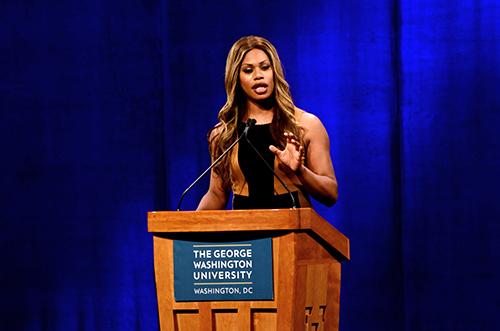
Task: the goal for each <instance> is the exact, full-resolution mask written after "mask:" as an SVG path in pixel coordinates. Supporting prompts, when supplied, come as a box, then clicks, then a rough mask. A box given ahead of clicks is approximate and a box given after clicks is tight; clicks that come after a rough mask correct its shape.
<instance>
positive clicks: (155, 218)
mask: <svg viewBox="0 0 500 331" xmlns="http://www.w3.org/2000/svg"><path fill="white" fill-rule="evenodd" d="M148 231H149V232H152V233H153V242H154V267H155V279H156V289H157V297H158V312H159V320H160V329H161V330H162V331H174V330H179V331H183V330H189V331H192V330H200V331H205V330H223V331H228V330H229V331H231V330H238V331H239V330H248V331H250V330H254V331H258V330H265V331H269V330H338V326H339V308H340V304H339V302H340V269H341V268H340V263H341V262H342V261H344V260H349V239H348V238H346V237H345V236H344V235H343V234H342V233H340V232H339V231H338V230H337V229H335V228H334V227H333V226H331V225H330V224H329V223H328V222H327V221H326V220H324V219H323V218H321V217H320V216H319V215H318V214H317V213H315V212H314V211H313V210H312V209H310V208H299V209H272V210H269V209H264V210H229V211H227V210H217V211H215V210H213V211H212V210H210V211H180V212H174V211H159V212H150V213H148ZM207 236H216V237H217V236H218V237H220V238H223V240H225V241H238V240H240V239H241V238H252V237H255V238H262V237H269V238H272V249H273V267H272V269H273V277H274V281H273V286H274V299H273V300H267V301H199V302H176V301H175V299H174V272H173V242H174V240H179V239H182V240H193V241H196V240H200V238H204V237H207Z"/></svg>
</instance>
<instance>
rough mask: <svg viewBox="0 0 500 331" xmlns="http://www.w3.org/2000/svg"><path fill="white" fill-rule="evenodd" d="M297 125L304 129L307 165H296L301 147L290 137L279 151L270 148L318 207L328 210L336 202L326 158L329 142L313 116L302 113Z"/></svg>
mask: <svg viewBox="0 0 500 331" xmlns="http://www.w3.org/2000/svg"><path fill="white" fill-rule="evenodd" d="M301 124H302V126H303V128H304V139H303V141H304V142H305V145H306V148H305V153H306V159H307V165H303V164H302V163H301V162H300V154H301V152H302V149H303V148H304V147H303V146H301V145H300V142H298V141H296V140H295V139H294V137H292V136H289V135H286V136H287V145H286V147H285V149H284V150H283V151H280V150H278V149H277V148H276V147H274V146H271V147H270V150H271V151H272V152H274V153H275V154H276V156H277V157H278V158H279V160H280V162H281V163H282V164H283V165H284V166H286V167H288V169H289V170H291V171H293V172H294V173H295V175H296V176H297V178H298V179H299V180H300V182H301V183H302V184H303V185H304V187H305V189H306V190H307V192H309V194H311V195H312V196H313V197H314V198H315V199H317V200H318V201H320V202H321V203H323V204H325V205H327V206H332V205H333V204H335V202H336V201H337V197H338V185H337V179H336V177H335V172H334V170H333V164H332V159H331V157H330V140H329V138H328V133H327V132H326V129H325V127H324V126H323V124H322V123H321V121H320V120H319V118H317V117H316V116H314V115H312V114H309V113H304V114H303V116H302V120H301Z"/></svg>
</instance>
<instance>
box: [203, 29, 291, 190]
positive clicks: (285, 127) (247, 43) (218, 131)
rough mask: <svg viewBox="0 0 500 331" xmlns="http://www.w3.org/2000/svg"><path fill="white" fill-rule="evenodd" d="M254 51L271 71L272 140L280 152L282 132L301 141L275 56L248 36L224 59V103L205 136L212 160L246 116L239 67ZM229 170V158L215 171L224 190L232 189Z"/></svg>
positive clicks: (269, 46)
mask: <svg viewBox="0 0 500 331" xmlns="http://www.w3.org/2000/svg"><path fill="white" fill-rule="evenodd" d="M255 48H257V49H260V50H262V51H264V52H265V53H266V54H267V56H268V57H269V61H270V62H271V67H272V70H273V77H274V78H273V79H274V91H273V93H272V95H271V98H272V99H273V103H274V116H273V120H272V123H271V134H272V137H273V139H274V141H275V142H276V143H277V145H278V146H279V147H280V148H283V147H284V145H285V143H286V140H285V139H284V137H283V133H284V132H285V131H289V132H292V133H293V134H294V135H295V136H296V137H299V139H300V136H301V130H300V129H299V127H298V124H297V121H296V118H295V105H294V104H293V101H292V96H291V94H290V87H289V85H288V83H287V82H286V80H285V75H284V73H283V67H282V65H281V61H280V58H279V56H278V52H277V51H276V49H275V48H274V46H273V45H272V44H271V43H270V42H269V41H268V40H266V39H264V38H262V37H258V36H247V37H243V38H240V39H239V40H238V41H236V42H235V43H234V45H233V46H232V47H231V50H230V51H229V54H228V56H227V61H226V71H225V80H224V83H225V88H226V94H227V100H226V103H225V104H224V106H223V107H222V108H221V110H220V111H219V114H218V116H217V118H218V120H219V122H218V123H217V124H216V125H215V126H214V127H213V128H212V129H211V130H210V132H209V134H208V139H209V149H210V155H211V157H212V160H214V159H216V158H217V157H219V156H220V155H221V154H222V153H223V152H224V150H226V149H227V148H228V147H229V145H231V143H232V142H233V141H235V140H236V139H237V138H238V123H240V122H241V121H242V118H243V116H244V115H245V112H246V108H245V107H246V95H245V93H244V92H243V90H242V88H241V86H240V79H239V75H240V70H241V63H242V62H243V58H244V57H245V55H246V54H247V53H248V52H249V51H250V50H252V49H255ZM229 170H230V157H229V156H226V157H225V158H224V159H223V160H221V162H220V163H219V165H217V166H216V167H215V168H214V171H215V173H216V174H217V175H218V176H220V178H221V179H222V182H223V186H224V189H226V190H228V189H229V188H230V185H231V180H230V176H229Z"/></svg>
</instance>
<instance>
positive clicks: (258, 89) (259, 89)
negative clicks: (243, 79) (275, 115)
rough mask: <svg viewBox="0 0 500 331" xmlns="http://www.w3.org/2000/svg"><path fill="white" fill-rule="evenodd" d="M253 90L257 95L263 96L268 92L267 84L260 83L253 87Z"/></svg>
mask: <svg viewBox="0 0 500 331" xmlns="http://www.w3.org/2000/svg"><path fill="white" fill-rule="evenodd" d="M252 89H253V90H254V91H255V92H256V93H257V94H263V93H266V92H267V84H264V83H258V84H255V85H254V86H252Z"/></svg>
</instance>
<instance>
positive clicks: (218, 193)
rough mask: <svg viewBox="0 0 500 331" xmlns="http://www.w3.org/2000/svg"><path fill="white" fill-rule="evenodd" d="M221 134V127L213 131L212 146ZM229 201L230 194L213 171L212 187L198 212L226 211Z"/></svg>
mask: <svg viewBox="0 0 500 331" xmlns="http://www.w3.org/2000/svg"><path fill="white" fill-rule="evenodd" d="M219 134H220V127H219V128H215V129H214V130H212V132H211V134H210V139H209V141H210V143H211V144H216V143H217V141H216V139H214V137H217V136H218V135H219ZM211 149H212V148H211ZM212 162H213V161H212ZM228 199H229V192H227V191H226V190H224V185H223V183H222V180H221V178H220V177H219V176H218V175H217V174H216V173H215V171H214V170H213V169H212V170H211V172H210V186H209V188H208V192H207V193H205V195H204V196H203V198H201V200H200V203H199V204H198V208H197V209H196V210H203V209H225V208H226V205H227V200H228Z"/></svg>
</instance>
